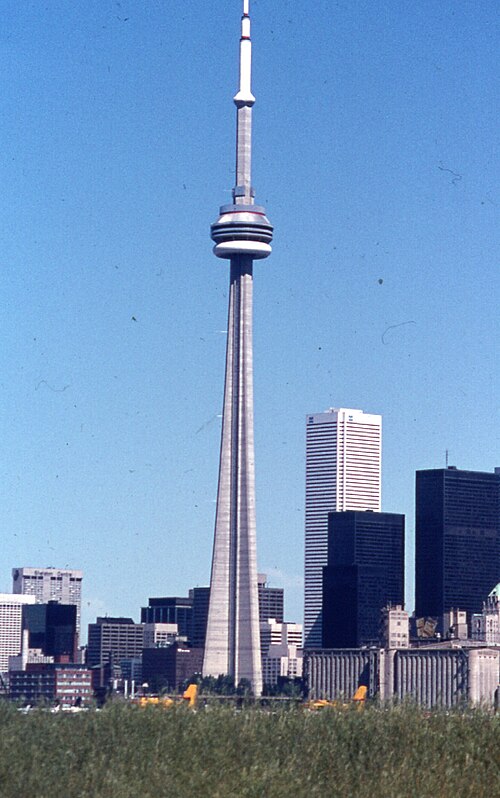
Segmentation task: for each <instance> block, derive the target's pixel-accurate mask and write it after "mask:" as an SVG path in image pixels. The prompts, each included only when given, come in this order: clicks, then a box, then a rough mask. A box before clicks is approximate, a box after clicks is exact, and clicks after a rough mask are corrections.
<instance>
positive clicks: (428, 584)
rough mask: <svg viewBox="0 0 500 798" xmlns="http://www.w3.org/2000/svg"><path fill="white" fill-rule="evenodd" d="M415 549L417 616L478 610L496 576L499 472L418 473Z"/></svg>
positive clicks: (452, 470)
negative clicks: (452, 610) (457, 610)
mask: <svg viewBox="0 0 500 798" xmlns="http://www.w3.org/2000/svg"><path fill="white" fill-rule="evenodd" d="M415 547H416V551H415V577H416V579H415V612H416V615H417V617H424V616H427V617H429V616H431V617H435V618H437V619H438V629H440V623H441V620H442V616H443V613H445V612H447V611H448V610H450V609H460V610H465V611H466V612H467V614H468V620H469V619H470V615H471V613H474V612H481V608H482V606H483V601H484V600H485V599H486V596H487V595H488V593H489V592H490V590H491V589H492V588H493V587H494V586H495V585H496V584H497V582H498V580H499V576H500V474H499V473H483V472H480V471H461V470H458V469H457V468H454V467H451V466H450V467H449V468H439V469H434V470H429V471H417V480H416V529H415ZM440 631H442V630H441V629H440Z"/></svg>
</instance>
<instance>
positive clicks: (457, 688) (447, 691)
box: [304, 647, 500, 709]
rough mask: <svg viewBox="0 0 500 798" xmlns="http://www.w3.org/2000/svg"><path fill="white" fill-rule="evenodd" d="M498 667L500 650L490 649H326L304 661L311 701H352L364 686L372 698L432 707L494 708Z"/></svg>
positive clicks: (306, 655) (308, 656)
mask: <svg viewBox="0 0 500 798" xmlns="http://www.w3.org/2000/svg"><path fill="white" fill-rule="evenodd" d="M499 668H500V651H499V650H498V649H487V648H460V647H455V648H450V647H448V648H446V647H439V648H438V647H436V648H425V649H392V650H391V649H385V650H384V649H337V650H335V649H332V650H328V649H324V650H318V651H308V652H305V660H304V676H305V679H306V686H307V688H308V691H309V697H310V698H312V699H316V698H326V699H329V700H336V699H344V700H345V699H350V698H352V696H353V695H354V693H355V691H356V689H357V688H358V687H359V685H361V684H364V685H367V687H368V695H369V697H370V698H378V699H380V700H381V701H405V700H411V701H413V702H415V703H417V704H418V705H419V706H422V707H426V708H429V709H430V708H434V707H441V708H446V709H449V708H451V707H458V706H463V705H466V704H469V705H471V706H478V705H481V706H484V707H485V708H490V709H492V708H493V706H494V703H495V692H496V690H497V687H498V678H499Z"/></svg>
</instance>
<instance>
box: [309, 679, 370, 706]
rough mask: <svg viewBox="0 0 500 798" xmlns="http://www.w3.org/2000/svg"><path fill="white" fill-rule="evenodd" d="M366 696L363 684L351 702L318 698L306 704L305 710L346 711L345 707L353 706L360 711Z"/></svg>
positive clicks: (366, 689)
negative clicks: (331, 709) (328, 708)
mask: <svg viewBox="0 0 500 798" xmlns="http://www.w3.org/2000/svg"><path fill="white" fill-rule="evenodd" d="M367 695H368V687H367V686H366V685H364V684H362V685H360V686H359V687H358V689H357V690H356V692H355V693H354V695H353V697H352V699H351V701H349V702H345V701H327V699H326V698H318V699H317V700H316V701H309V702H308V703H307V704H306V707H307V709H312V710H318V709H324V708H325V707H334V708H336V709H347V707H349V706H351V705H352V704H355V706H356V708H357V709H362V708H363V706H364V704H365V701H366V698H367Z"/></svg>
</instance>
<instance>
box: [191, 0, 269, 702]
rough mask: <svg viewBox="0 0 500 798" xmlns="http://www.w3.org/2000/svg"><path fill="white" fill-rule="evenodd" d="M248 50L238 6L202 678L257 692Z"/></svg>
mask: <svg viewBox="0 0 500 798" xmlns="http://www.w3.org/2000/svg"><path fill="white" fill-rule="evenodd" d="M251 61H252V44H251V40H250V16H249V0H243V16H242V18H241V39H240V85H239V90H238V92H237V94H236V95H235V97H234V103H235V105H236V184H235V187H234V189H233V202H232V204H231V205H223V206H222V207H221V209H220V215H219V218H218V220H217V221H216V222H215V224H213V225H212V228H211V231H212V239H213V241H214V242H215V246H214V253H215V255H217V257H218V258H225V259H227V260H229V262H230V277H229V316H228V326H227V331H228V337H227V351H226V377H225V386H224V407H223V415H222V438H221V448H220V464H219V485H218V491H217V509H216V518H215V535H214V547H213V557H212V573H211V578H210V604H209V610H208V622H207V634H206V643H205V656H204V661H203V675H204V676H219V674H227V675H229V676H232V677H233V678H234V681H235V684H236V685H238V683H239V682H240V680H241V679H246V680H248V681H249V682H250V683H251V685H252V690H253V692H254V695H260V694H261V692H262V667H261V655H260V630H259V603H258V592H257V549H256V533H255V464H254V437H253V365H252V357H253V356H252V280H253V261H254V260H260V259H262V258H267V256H268V255H269V254H270V252H271V246H270V242H271V240H272V234H273V228H272V226H271V224H270V223H269V220H268V219H267V217H266V212H265V209H264V208H263V207H262V206H260V205H255V204H254V196H255V192H254V190H253V188H252V180H251V161H252V107H253V104H254V102H255V97H254V96H253V94H252V90H251Z"/></svg>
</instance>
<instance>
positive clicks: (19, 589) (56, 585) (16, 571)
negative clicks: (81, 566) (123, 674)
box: [12, 568, 83, 639]
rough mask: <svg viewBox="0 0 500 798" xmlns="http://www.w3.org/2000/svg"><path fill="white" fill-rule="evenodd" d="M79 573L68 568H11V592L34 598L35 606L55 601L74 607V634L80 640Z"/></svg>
mask: <svg viewBox="0 0 500 798" xmlns="http://www.w3.org/2000/svg"><path fill="white" fill-rule="evenodd" d="M82 578H83V573H82V572H81V571H75V570H73V569H69V568H13V569H12V592H13V593H16V594H19V593H21V594H23V595H27V596H35V600H36V603H37V604H47V603H48V602H49V601H57V602H58V603H59V604H75V605H76V633H77V636H78V639H80V613H81V606H82Z"/></svg>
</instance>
